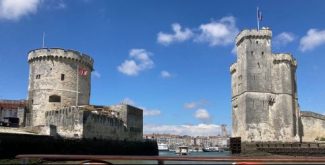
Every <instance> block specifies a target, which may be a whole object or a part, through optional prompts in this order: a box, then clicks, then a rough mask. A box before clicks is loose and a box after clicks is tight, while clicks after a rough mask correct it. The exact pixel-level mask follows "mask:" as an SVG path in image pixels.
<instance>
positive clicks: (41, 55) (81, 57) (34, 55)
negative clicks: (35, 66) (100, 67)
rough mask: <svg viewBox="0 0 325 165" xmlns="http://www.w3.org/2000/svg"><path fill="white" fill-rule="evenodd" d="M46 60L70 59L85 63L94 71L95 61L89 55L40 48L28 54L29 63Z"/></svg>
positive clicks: (58, 49) (60, 49)
mask: <svg viewBox="0 0 325 165" xmlns="http://www.w3.org/2000/svg"><path fill="white" fill-rule="evenodd" d="M46 59H68V60H69V59H70V60H73V61H76V62H79V63H84V64H86V65H88V66H89V67H90V68H91V69H93V64H94V60H93V59H92V58H91V57H90V56H89V55H87V54H84V53H81V52H78V51H75V50H70V49H62V48H40V49H34V50H31V51H29V52H28V62H29V63H31V62H33V61H35V60H46Z"/></svg>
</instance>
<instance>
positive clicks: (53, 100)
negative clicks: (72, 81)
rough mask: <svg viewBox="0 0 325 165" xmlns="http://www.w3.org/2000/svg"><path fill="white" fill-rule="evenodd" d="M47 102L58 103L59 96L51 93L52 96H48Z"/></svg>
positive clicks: (59, 100)
mask: <svg viewBox="0 0 325 165" xmlns="http://www.w3.org/2000/svg"><path fill="white" fill-rule="evenodd" d="M49 102H54V103H60V102H61V96H58V95H52V96H50V97H49Z"/></svg>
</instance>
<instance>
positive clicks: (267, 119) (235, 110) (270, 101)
mask: <svg viewBox="0 0 325 165" xmlns="http://www.w3.org/2000/svg"><path fill="white" fill-rule="evenodd" d="M271 38H272V31H271V30H270V29H269V28H263V29H261V30H259V31H257V30H254V29H253V30H243V31H242V32H241V33H240V34H238V36H237V37H236V46H237V62H236V63H234V64H232V65H231V66H230V72H231V86H232V136H233V137H241V138H242V141H299V126H298V123H299V122H298V120H299V119H298V118H299V107H298V101H297V100H298V98H297V89H296V68H297V62H296V60H295V59H294V58H293V56H292V55H291V54H288V53H281V54H272V52H271Z"/></svg>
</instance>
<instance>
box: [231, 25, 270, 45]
mask: <svg viewBox="0 0 325 165" xmlns="http://www.w3.org/2000/svg"><path fill="white" fill-rule="evenodd" d="M246 38H266V39H271V38H272V30H271V29H269V28H267V29H266V28H262V29H260V30H259V31H257V29H251V30H249V29H244V30H243V31H241V32H240V33H239V34H238V35H237V37H236V45H237V46H238V45H239V44H240V43H241V42H242V41H243V40H244V39H246Z"/></svg>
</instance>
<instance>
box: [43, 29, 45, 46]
mask: <svg viewBox="0 0 325 165" xmlns="http://www.w3.org/2000/svg"><path fill="white" fill-rule="evenodd" d="M44 45H45V32H43V48H44Z"/></svg>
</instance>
